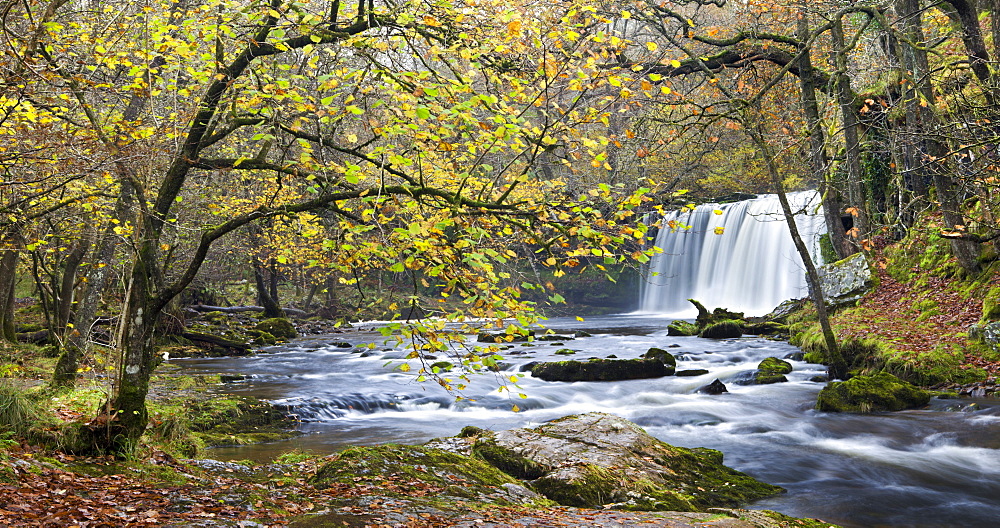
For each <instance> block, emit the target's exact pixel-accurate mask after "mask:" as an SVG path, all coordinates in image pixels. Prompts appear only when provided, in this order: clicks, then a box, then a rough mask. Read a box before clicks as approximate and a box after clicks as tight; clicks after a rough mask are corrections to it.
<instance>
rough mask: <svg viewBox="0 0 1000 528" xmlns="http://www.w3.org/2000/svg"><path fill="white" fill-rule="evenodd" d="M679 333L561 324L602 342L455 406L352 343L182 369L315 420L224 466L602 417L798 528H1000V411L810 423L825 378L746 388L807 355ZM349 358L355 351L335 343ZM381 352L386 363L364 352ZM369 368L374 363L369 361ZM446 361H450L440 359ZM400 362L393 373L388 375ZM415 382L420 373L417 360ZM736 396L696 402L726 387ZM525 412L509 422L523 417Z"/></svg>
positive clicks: (301, 346)
mask: <svg viewBox="0 0 1000 528" xmlns="http://www.w3.org/2000/svg"><path fill="white" fill-rule="evenodd" d="M667 323H668V319H665V318H663V317H657V316H642V315H623V316H607V317H598V318H588V319H587V320H586V321H585V322H578V321H576V320H568V319H567V320H562V319H556V320H552V321H549V322H548V323H547V325H548V326H549V327H551V328H553V329H556V330H558V331H560V333H562V332H570V333H572V332H573V331H575V330H586V331H588V332H590V333H591V334H593V336H592V337H584V338H579V339H574V340H566V341H564V342H563V344H562V345H557V344H552V343H548V342H538V343H533V344H532V346H527V345H523V344H514V346H513V347H512V348H510V349H508V350H505V351H504V355H505V356H506V360H505V364H504V365H503V368H504V369H505V370H504V371H503V372H499V373H496V374H492V373H491V374H489V375H482V376H477V377H476V378H475V379H474V380H473V382H472V383H471V384H470V387H469V389H468V390H467V391H466V393H465V396H467V397H468V399H466V400H461V401H456V400H455V398H454V396H452V395H449V394H447V393H445V392H443V390H442V389H440V388H439V387H438V386H437V385H436V384H434V383H432V382H425V383H417V382H416V381H415V375H414V374H413V373H412V372H411V373H403V372H400V371H399V370H393V369H392V368H391V367H392V365H398V364H400V362H402V361H404V360H402V359H399V358H401V357H403V355H404V354H405V352H404V351H403V350H402V349H399V348H394V347H391V346H385V345H383V344H382V340H383V339H384V338H382V337H381V336H380V335H379V334H377V333H374V332H372V331H365V330H360V329H359V330H354V331H352V332H350V333H345V334H338V335H335V336H325V337H312V338H305V339H300V340H297V341H295V342H293V343H290V344H288V345H285V346H281V347H274V348H272V350H271V351H270V353H266V354H261V355H258V356H254V357H245V358H219V359H201V360H174V361H172V362H173V363H174V364H177V365H180V366H181V367H182V370H184V371H186V372H190V373H242V374H247V375H250V376H251V378H250V379H249V380H248V381H245V382H240V383H235V384H230V385H229V386H228V388H227V390H228V392H232V393H242V394H252V395H254V396H258V397H263V398H267V399H270V400H274V401H276V402H278V403H283V404H287V405H289V406H290V407H292V408H293V409H294V412H296V413H298V414H299V416H300V417H301V418H302V419H303V420H306V421H305V422H304V423H303V424H302V427H301V429H302V431H303V432H305V433H307V434H306V435H304V436H302V437H299V438H297V439H294V440H291V441H287V442H280V443H276V444H271V445H264V446H245V447H235V448H220V449H216V450H213V451H214V452H212V453H211V455H210V456H214V457H217V458H255V459H265V458H267V457H270V456H273V455H275V454H277V453H279V452H282V451H286V450H290V449H295V448H298V449H309V450H312V451H316V452H320V453H329V452H334V451H336V450H338V449H341V448H343V447H345V446H348V445H361V444H375V443H383V442H401V443H417V442H423V441H426V440H429V439H431V438H434V437H440V436H449V435H454V434H456V433H458V432H459V430H460V429H461V428H462V427H463V426H466V425H476V426H479V427H484V428H490V429H495V430H500V429H505V428H511V427H518V426H524V425H532V424H539V423H541V422H544V421H546V420H550V419H553V418H557V417H560V416H565V415H568V414H573V413H581V412H589V411H603V412H609V413H614V414H617V415H619V416H622V417H624V418H627V419H629V420H632V421H634V422H636V423H638V424H640V425H642V426H643V427H645V428H646V430H647V431H649V432H650V433H651V434H653V435H655V436H656V437H658V438H660V439H662V440H664V441H666V442H668V443H671V444H675V445H680V446H687V447H698V446H705V447H711V448H714V449H718V450H720V451H722V452H723V453H724V454H725V462H726V464H727V465H729V466H731V467H734V468H737V469H739V470H742V471H745V472H747V473H749V474H751V475H753V476H754V477H756V478H758V479H761V480H763V481H766V482H770V483H773V484H778V485H781V486H783V487H785V488H787V489H788V492H787V493H785V494H782V495H779V496H776V497H774V498H770V499H766V500H763V501H759V502H757V503H755V504H753V507H756V508H768V509H774V510H778V511H781V512H784V513H787V514H789V515H794V516H803V517H806V516H808V517H819V518H823V519H825V520H827V521H830V522H837V523H841V524H843V525H845V526H920V527H944V526H976V527H980V526H981V527H986V526H995V525H997V523H998V522H1000V406H997V405H996V403H995V401H979V402H974V401H970V400H934V401H933V402H932V405H931V406H930V408H928V409H923V410H913V411H903V412H898V413H891V414H882V415H874V416H860V415H840V414H826V413H819V412H816V411H815V410H813V409H812V407H813V404H814V402H815V397H816V393H817V392H818V391H819V390H820V388H821V387H822V385H821V384H820V383H814V382H811V381H809V378H811V377H813V376H816V375H819V374H822V373H823V368H822V367H821V366H820V365H813V364H807V363H803V362H800V361H791V363H792V364H793V366H794V367H795V371H794V372H792V373H791V374H790V375H789V376H788V377H789V380H790V381H789V382H788V383H779V384H775V385H763V386H754V385H739V384H738V383H737V381H738V380H739V379H741V377H742V376H745V373H746V372H747V371H749V370H752V369H754V367H755V366H756V365H757V363H758V362H759V361H760V360H761V359H763V358H765V357H768V356H777V357H783V356H786V355H787V354H790V353H793V352H796V351H797V349H796V348H795V347H792V346H790V345H788V344H787V343H782V342H774V341H767V340H764V339H759V338H749V337H748V338H741V339H730V340H708V339H701V338H697V337H668V336H667V335H666V331H665V327H666V324H667ZM345 341H346V342H349V343H350V344H351V345H355V347H352V348H347V347H345V345H343V344H342V345H341V346H340V347H338V346H336V345H335V344H334V343H337V342H345ZM370 342H374V343H377V344H378V346H377V347H376V348H375V349H374V351H367V352H363V351H362V350H368V349H367V348H362V347H360V346H357V345H363V344H365V343H370ZM671 345H678V346H676V347H674V348H670V349H669V350H670V351H671V352H672V353H674V354H675V355H676V356H677V357H678V359H679V361H678V369H679V370H684V369H707V370H708V371H709V373H708V374H705V375H701V376H695V377H678V376H670V377H665V378H658V379H645V380H634V381H621V382H579V383H561V382H545V381H541V380H538V379H535V378H532V377H530V376H526V377H525V378H523V379H522V381H521V383H520V386H521V387H522V389H523V391H524V392H525V393H526V394H527V395H528V398H527V399H521V398H519V397H517V396H516V395H515V396H514V397H511V396H510V395H508V394H505V393H504V394H501V393H499V392H497V390H496V388H497V386H498V383H499V382H498V377H499V376H502V377H508V376H510V375H513V374H520V372H519V371H520V369H521V368H522V367H523V366H524V365H525V364H526V363H529V362H531V361H551V360H562V359H566V358H567V357H566V356H561V355H555V351H556V350H559V349H561V348H571V349H575V350H578V351H579V352H577V354H575V355H574V356H570V358H573V359H587V358H590V357H607V356H609V355H615V356H617V357H619V358H634V357H638V356H639V355H641V354H642V353H643V352H645V351H646V350H647V349H648V348H649V347H652V346H657V347H669V346H671ZM363 356H365V357H363ZM441 359H444V358H441ZM390 361H391V362H392V364H390V366H389V367H386V366H385V364H386V363H387V362H390ZM409 362H410V363H411V364H412V365H413V367H414V369H413V370H417V369H416V367H417V362H416V361H415V360H409ZM717 378H718V379H720V380H722V381H723V382H724V383H726V385H727V386H728V388H729V391H730V392H729V393H726V394H722V395H719V396H708V395H703V394H698V393H696V392H695V391H696V389H697V388H698V387H700V386H703V385H706V384H708V383H710V382H712V381H713V380H715V379H717ZM515 404H516V405H518V406H519V407H520V408H521V409H522V411H521V412H519V413H514V412H511V410H510V409H511V406H512V405H515Z"/></svg>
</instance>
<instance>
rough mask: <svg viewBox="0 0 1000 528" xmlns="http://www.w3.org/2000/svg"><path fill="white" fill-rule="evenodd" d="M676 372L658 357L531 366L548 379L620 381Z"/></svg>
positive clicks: (541, 376) (537, 374)
mask: <svg viewBox="0 0 1000 528" xmlns="http://www.w3.org/2000/svg"><path fill="white" fill-rule="evenodd" d="M673 373H674V368H673V367H669V366H667V365H665V364H664V363H663V361H661V360H659V359H645V358H640V359H592V360H590V361H553V362H547V363H539V364H537V365H535V366H533V367H532V368H531V375H532V376H534V377H536V378H539V379H543V380H545V381H619V380H628V379H644V378H660V377H663V376H669V375H671V374H673Z"/></svg>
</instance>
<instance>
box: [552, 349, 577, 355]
mask: <svg viewBox="0 0 1000 528" xmlns="http://www.w3.org/2000/svg"><path fill="white" fill-rule="evenodd" d="M555 354H556V355H557V356H572V355H573V354H576V350H573V349H572V348H560V349H559V350H556V352H555Z"/></svg>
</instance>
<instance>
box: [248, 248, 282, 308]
mask: <svg viewBox="0 0 1000 528" xmlns="http://www.w3.org/2000/svg"><path fill="white" fill-rule="evenodd" d="M271 275H273V273H271ZM253 278H254V282H256V283H257V304H259V305H261V306H263V307H264V317H284V316H285V312H284V310H282V309H281V305H279V304H278V299H277V297H276V296H272V291H271V290H272V289H271V281H269V280H268V278H267V277H266V276H265V269H264V266H263V265H261V263H260V261H259V260H257V258H256V257H255V258H254V259H253ZM275 289H276V288H275ZM274 293H277V292H274Z"/></svg>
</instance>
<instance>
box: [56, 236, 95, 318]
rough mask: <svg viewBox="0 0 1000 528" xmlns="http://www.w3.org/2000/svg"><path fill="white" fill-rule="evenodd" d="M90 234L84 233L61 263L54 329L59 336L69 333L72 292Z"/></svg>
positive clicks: (86, 249) (74, 288) (87, 246)
mask: <svg viewBox="0 0 1000 528" xmlns="http://www.w3.org/2000/svg"><path fill="white" fill-rule="evenodd" d="M90 243H91V233H89V232H88V233H85V234H84V235H83V237H81V238H80V240H78V241H77V242H76V244H75V245H74V246H73V249H72V250H71V251H70V253H69V255H67V256H66V260H65V261H63V266H62V268H63V269H62V279H61V281H60V284H59V292H58V294H57V295H56V302H55V328H54V329H53V330H54V331H55V332H56V333H57V334H59V335H66V334H68V333H69V330H70V328H69V325H70V324H71V320H72V313H73V300H74V297H75V296H74V292H75V290H76V278H77V274H78V273H79V271H80V264H82V263H83V258H84V257H85V256H87V252H88V251H90Z"/></svg>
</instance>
